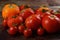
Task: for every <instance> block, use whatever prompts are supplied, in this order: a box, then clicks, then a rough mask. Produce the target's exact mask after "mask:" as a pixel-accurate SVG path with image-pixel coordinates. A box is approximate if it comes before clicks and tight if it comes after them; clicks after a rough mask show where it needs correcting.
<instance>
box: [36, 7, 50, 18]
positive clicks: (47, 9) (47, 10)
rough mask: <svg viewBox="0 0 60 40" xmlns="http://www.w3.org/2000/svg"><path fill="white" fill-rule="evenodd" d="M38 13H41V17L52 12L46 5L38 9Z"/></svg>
mask: <svg viewBox="0 0 60 40" xmlns="http://www.w3.org/2000/svg"><path fill="white" fill-rule="evenodd" d="M36 13H37V14H40V15H41V18H43V17H44V16H45V15H48V14H51V13H50V12H49V8H45V7H42V8H39V9H37V10H36Z"/></svg>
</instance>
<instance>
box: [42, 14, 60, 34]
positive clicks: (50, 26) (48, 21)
mask: <svg viewBox="0 0 60 40" xmlns="http://www.w3.org/2000/svg"><path fill="white" fill-rule="evenodd" d="M42 26H43V28H44V29H45V30H46V31H47V32H48V33H55V32H57V31H59V28H60V19H59V18H58V17H57V16H55V15H48V16H45V17H44V18H43V20H42Z"/></svg>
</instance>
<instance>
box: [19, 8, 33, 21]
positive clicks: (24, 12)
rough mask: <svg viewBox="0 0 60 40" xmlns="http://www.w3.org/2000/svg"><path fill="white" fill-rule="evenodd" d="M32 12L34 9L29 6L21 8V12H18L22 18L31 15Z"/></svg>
mask: <svg viewBox="0 0 60 40" xmlns="http://www.w3.org/2000/svg"><path fill="white" fill-rule="evenodd" d="M33 14H34V11H33V10H32V9H31V8H26V9H23V10H22V11H21V12H20V16H22V17H23V19H24V20H25V19H26V18H27V17H29V16H31V15H33Z"/></svg>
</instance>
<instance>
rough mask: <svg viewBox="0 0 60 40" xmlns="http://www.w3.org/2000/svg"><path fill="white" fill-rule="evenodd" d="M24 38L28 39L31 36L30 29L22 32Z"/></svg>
mask: <svg viewBox="0 0 60 40" xmlns="http://www.w3.org/2000/svg"><path fill="white" fill-rule="evenodd" d="M24 36H25V37H30V36H32V30H31V29H26V30H24Z"/></svg>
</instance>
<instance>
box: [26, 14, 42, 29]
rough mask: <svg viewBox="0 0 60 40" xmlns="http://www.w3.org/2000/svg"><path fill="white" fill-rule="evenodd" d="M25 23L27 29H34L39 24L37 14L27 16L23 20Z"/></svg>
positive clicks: (39, 19) (39, 20)
mask: <svg viewBox="0 0 60 40" xmlns="http://www.w3.org/2000/svg"><path fill="white" fill-rule="evenodd" d="M25 25H26V27H27V28H28V29H32V30H36V29H37V28H38V26H40V25H41V18H40V15H39V14H35V15H32V16H30V17H28V18H27V19H26V21H25Z"/></svg>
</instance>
